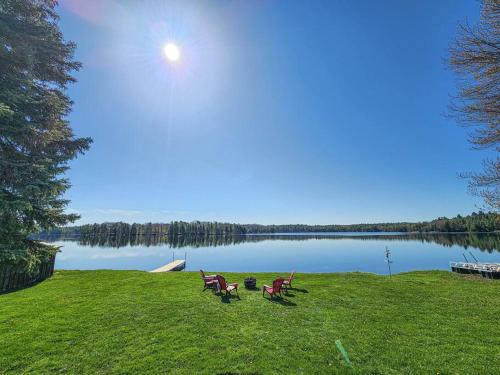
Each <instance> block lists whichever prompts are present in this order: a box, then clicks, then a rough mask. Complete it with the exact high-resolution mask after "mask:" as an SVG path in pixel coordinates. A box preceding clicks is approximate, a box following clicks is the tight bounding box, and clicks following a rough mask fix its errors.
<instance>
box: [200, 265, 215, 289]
mask: <svg viewBox="0 0 500 375" xmlns="http://www.w3.org/2000/svg"><path fill="white" fill-rule="evenodd" d="M200 274H201V279H202V280H203V283H204V286H203V290H205V289H208V288H213V287H214V284H215V283H216V282H217V275H208V276H207V275H205V272H203V270H200Z"/></svg>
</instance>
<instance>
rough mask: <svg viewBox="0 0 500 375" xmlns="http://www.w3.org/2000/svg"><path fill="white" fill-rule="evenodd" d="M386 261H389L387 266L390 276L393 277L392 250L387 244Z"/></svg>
mask: <svg viewBox="0 0 500 375" xmlns="http://www.w3.org/2000/svg"><path fill="white" fill-rule="evenodd" d="M385 261H386V262H387V266H388V267H389V277H392V272H391V263H392V261H391V251H390V250H389V248H388V247H387V246H386V247H385Z"/></svg>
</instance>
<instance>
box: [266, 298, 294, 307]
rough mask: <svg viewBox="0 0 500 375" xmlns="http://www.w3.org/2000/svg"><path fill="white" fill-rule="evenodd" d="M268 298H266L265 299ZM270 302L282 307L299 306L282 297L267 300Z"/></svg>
mask: <svg viewBox="0 0 500 375" xmlns="http://www.w3.org/2000/svg"><path fill="white" fill-rule="evenodd" d="M264 298H266V297H264ZM266 299H267V300H268V301H269V302H272V303H279V304H280V305H283V306H297V304H296V303H295V302H292V301H290V300H288V299H286V298H284V297H281V296H275V297H273V298H266Z"/></svg>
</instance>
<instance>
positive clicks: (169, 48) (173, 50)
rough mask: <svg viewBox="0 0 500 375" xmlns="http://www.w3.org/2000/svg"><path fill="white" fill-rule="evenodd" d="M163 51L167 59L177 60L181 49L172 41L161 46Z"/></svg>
mask: <svg viewBox="0 0 500 375" xmlns="http://www.w3.org/2000/svg"><path fill="white" fill-rule="evenodd" d="M163 53H164V54H165V57H166V58H167V59H168V60H169V61H173V62H175V61H177V60H179V58H180V57H181V51H180V50H179V47H177V46H176V45H175V44H174V43H167V44H165V46H164V47H163Z"/></svg>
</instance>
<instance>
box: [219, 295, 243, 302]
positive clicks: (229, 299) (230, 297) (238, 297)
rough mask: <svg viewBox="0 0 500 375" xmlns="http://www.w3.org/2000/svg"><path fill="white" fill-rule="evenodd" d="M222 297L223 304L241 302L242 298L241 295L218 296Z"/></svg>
mask: <svg viewBox="0 0 500 375" xmlns="http://www.w3.org/2000/svg"><path fill="white" fill-rule="evenodd" d="M217 295H218V296H219V297H220V301H221V302H222V303H231V300H234V299H236V300H238V301H241V298H240V296H239V295H237V294H236V295H232V294H225V293H219V294H217Z"/></svg>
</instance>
